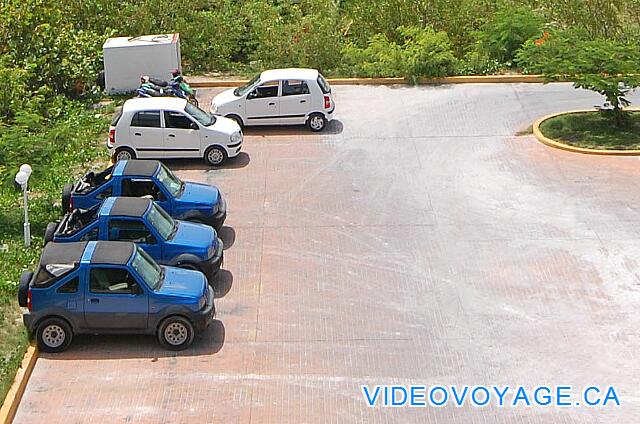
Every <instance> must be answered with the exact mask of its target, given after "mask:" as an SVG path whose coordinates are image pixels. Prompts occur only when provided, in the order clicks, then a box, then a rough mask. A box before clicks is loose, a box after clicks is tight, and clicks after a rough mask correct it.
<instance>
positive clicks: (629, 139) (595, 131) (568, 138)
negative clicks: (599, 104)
mask: <svg viewBox="0 0 640 424" xmlns="http://www.w3.org/2000/svg"><path fill="white" fill-rule="evenodd" d="M540 130H541V131H542V133H543V134H544V135H545V136H546V137H549V138H551V139H554V140H557V141H560V142H562V143H565V144H569V145H571V146H576V147H582V148H586V149H604V150H636V149H640V112H626V113H625V119H624V125H622V126H616V125H615V124H614V122H613V120H612V119H611V117H610V116H608V115H605V114H604V113H601V112H596V111H594V112H586V113H571V114H567V115H560V116H556V117H553V118H550V119H547V120H546V121H544V122H543V123H542V124H541V125H540Z"/></svg>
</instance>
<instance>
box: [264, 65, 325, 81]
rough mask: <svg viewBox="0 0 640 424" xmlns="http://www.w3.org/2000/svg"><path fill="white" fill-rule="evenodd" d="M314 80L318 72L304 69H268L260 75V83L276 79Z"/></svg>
mask: <svg viewBox="0 0 640 424" xmlns="http://www.w3.org/2000/svg"><path fill="white" fill-rule="evenodd" d="M316 78H318V71H317V70H316V69H306V68H283V69H269V70H268V71H264V72H262V73H261V74H260V81H270V80H276V79H299V80H315V79H316Z"/></svg>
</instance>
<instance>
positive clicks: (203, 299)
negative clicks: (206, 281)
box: [198, 293, 207, 310]
mask: <svg viewBox="0 0 640 424" xmlns="http://www.w3.org/2000/svg"><path fill="white" fill-rule="evenodd" d="M206 304H207V294H206V293H205V295H204V296H202V297H201V298H200V302H198V309H199V310H202V309H204V307H205V306H206Z"/></svg>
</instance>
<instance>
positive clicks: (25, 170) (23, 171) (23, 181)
mask: <svg viewBox="0 0 640 424" xmlns="http://www.w3.org/2000/svg"><path fill="white" fill-rule="evenodd" d="M32 172H33V169H32V168H31V166H30V165H29V164H26V163H25V164H24V165H22V166H20V171H18V173H17V174H16V178H15V181H16V183H17V184H18V185H19V186H20V188H21V189H22V193H23V196H24V224H23V229H24V245H25V246H26V247H29V246H31V226H30V224H29V206H28V205H27V200H28V196H27V184H28V183H29V177H30V176H31V173H32Z"/></svg>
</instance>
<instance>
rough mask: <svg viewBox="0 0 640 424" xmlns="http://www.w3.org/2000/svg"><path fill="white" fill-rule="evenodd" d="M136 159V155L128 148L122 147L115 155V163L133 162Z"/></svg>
mask: <svg viewBox="0 0 640 424" xmlns="http://www.w3.org/2000/svg"><path fill="white" fill-rule="evenodd" d="M135 158H136V153H135V152H134V151H133V150H131V149H130V148H128V147H120V148H118V149H116V151H115V152H114V153H113V161H114V162H118V161H119V160H131V159H135Z"/></svg>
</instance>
